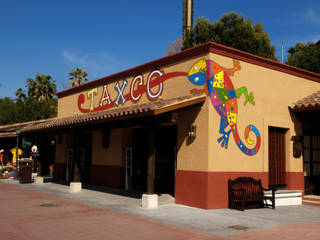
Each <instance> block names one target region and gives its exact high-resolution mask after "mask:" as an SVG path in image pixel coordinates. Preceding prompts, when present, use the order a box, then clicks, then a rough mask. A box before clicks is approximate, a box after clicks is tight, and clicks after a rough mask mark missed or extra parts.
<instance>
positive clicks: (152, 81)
mask: <svg viewBox="0 0 320 240" xmlns="http://www.w3.org/2000/svg"><path fill="white" fill-rule="evenodd" d="M179 75H185V73H179V72H177V73H171V74H170V73H169V74H163V72H161V71H160V70H154V71H152V72H151V73H150V74H149V76H148V78H147V81H146V83H145V82H144V79H143V76H142V75H141V74H140V75H137V76H135V77H134V78H133V79H132V81H131V84H130V91H129V93H128V94H126V95H125V94H124V92H125V89H126V87H127V86H128V81H127V80H123V81H118V82H116V84H115V86H114V89H115V90H116V91H117V97H116V98H115V100H114V101H112V99H111V97H110V94H109V92H108V84H106V85H104V86H103V91H102V96H101V99H100V102H99V106H94V102H95V98H96V97H97V94H98V87H96V88H93V89H91V90H90V91H88V92H87V99H88V101H89V109H85V108H82V106H81V105H82V104H83V103H84V102H85V97H84V95H83V94H80V95H79V96H78V107H79V110H80V111H81V112H83V113H87V112H95V111H101V110H105V109H109V108H112V107H118V106H119V105H120V104H122V105H124V104H125V103H126V102H127V101H132V102H134V103H137V102H138V101H139V100H140V98H141V96H142V94H143V93H146V94H147V97H148V99H149V100H150V101H155V100H157V99H158V98H159V97H160V96H161V94H162V92H163V81H165V80H167V79H169V78H171V77H175V76H179ZM154 87H156V89H157V90H155V89H153V88H154Z"/></svg>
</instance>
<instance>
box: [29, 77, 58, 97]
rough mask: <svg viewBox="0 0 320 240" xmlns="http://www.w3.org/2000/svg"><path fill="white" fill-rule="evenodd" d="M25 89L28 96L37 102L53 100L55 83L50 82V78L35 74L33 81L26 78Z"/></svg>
mask: <svg viewBox="0 0 320 240" xmlns="http://www.w3.org/2000/svg"><path fill="white" fill-rule="evenodd" d="M26 87H27V89H28V96H29V97H32V98H34V99H38V100H39V101H42V100H49V99H53V97H54V95H55V93H56V84H55V81H54V80H53V81H52V82H51V76H49V75H45V74H42V75H40V74H39V73H37V74H36V78H35V80H33V79H32V78H28V79H27V80H26Z"/></svg>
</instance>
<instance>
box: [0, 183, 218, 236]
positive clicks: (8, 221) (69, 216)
mask: <svg viewBox="0 0 320 240" xmlns="http://www.w3.org/2000/svg"><path fill="white" fill-rule="evenodd" d="M41 205H42V206H41ZM0 214H1V218H0V239H6V240H31V239H32V240H69V239H77V240H85V239H90V240H91V239H92V240H95V239H99V240H103V239H110V240H113V239H114V240H118V239H119V240H120V239H121V240H126V239H139V240H144V239H148V240H149V239H155V240H157V239H159V240H160V239H161V240H163V239H168V240H170V239H186V240H188V239H195V240H197V239H208V240H209V239H212V240H218V239H223V238H221V237H217V236H213V235H209V234H205V233H201V232H197V231H193V230H189V229H186V228H181V227H175V226H170V225H166V224H163V223H159V222H156V221H153V220H149V219H144V218H141V217H137V216H133V215H129V214H125V213H120V212H115V211H110V210H107V209H102V208H97V207H92V206H88V205H85V204H82V203H78V202H74V201H71V200H66V199H61V198H57V197H54V196H51V195H47V194H44V193H40V192H36V191H33V190H29V189H25V188H22V187H20V186H17V185H12V184H6V183H3V182H0Z"/></svg>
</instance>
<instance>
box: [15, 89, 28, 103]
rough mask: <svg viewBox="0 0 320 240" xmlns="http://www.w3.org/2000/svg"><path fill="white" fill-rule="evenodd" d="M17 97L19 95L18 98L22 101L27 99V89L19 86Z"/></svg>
mask: <svg viewBox="0 0 320 240" xmlns="http://www.w3.org/2000/svg"><path fill="white" fill-rule="evenodd" d="M16 97H17V100H19V101H21V102H23V101H25V100H26V98H27V96H26V94H25V91H24V90H23V89H22V88H18V90H17V91H16Z"/></svg>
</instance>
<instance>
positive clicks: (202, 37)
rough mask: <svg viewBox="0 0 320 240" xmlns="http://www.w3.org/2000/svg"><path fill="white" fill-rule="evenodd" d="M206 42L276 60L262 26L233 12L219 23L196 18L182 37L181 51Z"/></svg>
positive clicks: (273, 48)
mask: <svg viewBox="0 0 320 240" xmlns="http://www.w3.org/2000/svg"><path fill="white" fill-rule="evenodd" d="M208 41H212V42H215V43H219V44H223V45H226V46H229V47H232V48H236V49H239V50H242V51H245V52H249V53H252V54H255V55H258V56H261V57H265V58H270V59H274V60H276V57H275V47H274V46H272V45H271V42H270V39H269V37H268V34H267V33H266V32H265V31H264V29H263V26H262V24H261V23H257V24H254V25H253V24H252V21H251V20H250V19H249V18H248V19H244V17H243V16H242V15H239V14H237V13H235V12H231V13H226V14H224V15H222V17H221V18H220V21H215V22H213V23H211V22H209V21H208V20H207V19H205V18H198V19H197V22H196V24H195V25H194V27H193V29H192V30H190V31H187V32H186V34H185V36H184V41H183V49H187V48H190V47H194V46H196V45H199V44H202V43H205V42H208Z"/></svg>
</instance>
